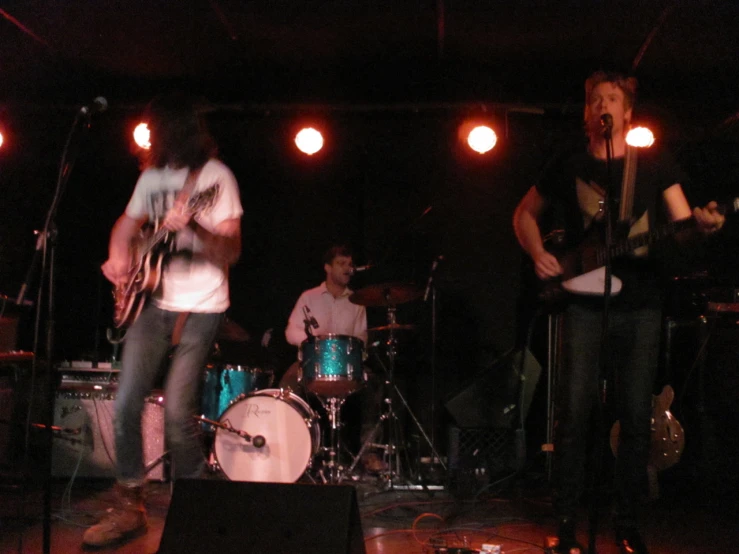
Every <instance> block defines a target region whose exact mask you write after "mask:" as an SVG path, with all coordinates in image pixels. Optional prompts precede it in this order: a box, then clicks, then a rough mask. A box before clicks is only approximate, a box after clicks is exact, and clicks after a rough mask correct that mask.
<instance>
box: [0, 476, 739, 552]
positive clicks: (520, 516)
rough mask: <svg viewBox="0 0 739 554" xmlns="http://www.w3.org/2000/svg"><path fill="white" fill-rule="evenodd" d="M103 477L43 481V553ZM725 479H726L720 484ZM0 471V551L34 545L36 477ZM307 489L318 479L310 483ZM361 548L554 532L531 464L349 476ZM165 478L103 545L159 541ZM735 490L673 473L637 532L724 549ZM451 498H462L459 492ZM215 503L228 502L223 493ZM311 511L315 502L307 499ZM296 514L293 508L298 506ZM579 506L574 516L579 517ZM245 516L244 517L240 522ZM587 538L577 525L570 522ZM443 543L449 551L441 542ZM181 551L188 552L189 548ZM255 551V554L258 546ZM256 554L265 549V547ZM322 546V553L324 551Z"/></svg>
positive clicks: (734, 531) (72, 527) (71, 528)
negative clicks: (120, 533)
mask: <svg viewBox="0 0 739 554" xmlns="http://www.w3.org/2000/svg"><path fill="white" fill-rule="evenodd" d="M110 484H111V483H110V481H105V480H91V479H86V480H85V479H77V480H75V481H73V482H72V481H62V480H57V481H55V482H54V485H53V487H52V490H53V493H52V519H51V534H50V537H51V551H52V552H55V553H56V552H59V553H69V552H81V551H82V548H81V539H82V535H83V533H84V530H85V528H86V527H87V526H88V525H90V524H92V523H94V521H95V520H96V518H97V517H98V516H100V515H101V514H102V513H103V512H104V511H105V509H106V508H107V507H108V506H109V503H110V501H111V499H112V498H113V497H112V492H111V490H110ZM730 484H731V485H732V486H733V484H732V481H731V480H729V483H726V485H727V486H728V485H730ZM11 485H12V483H11V482H10V481H8V480H7V479H5V482H4V483H3V486H2V488H0V516H1V517H2V521H1V523H0V552H2V553H3V554H5V553H13V552H23V553H36V552H43V537H44V532H43V528H44V527H43V499H44V494H43V490H42V488H40V487H39V482H38V481H36V482H35V483H34V484H32V485H31V487H30V489H31V490H30V492H28V493H27V494H26V495H25V503H23V502H22V498H23V495H22V494H21V491H20V490H19V489H17V488H14V487H13V486H11ZM315 486H317V487H322V486H328V485H315ZM353 486H354V487H355V488H356V491H357V498H358V507H359V513H360V518H361V524H362V529H363V534H364V540H365V545H366V550H367V553H368V554H375V553H377V554H380V553H382V554H401V553H404V554H406V553H419V554H427V553H434V552H436V551H438V549H440V548H441V547H444V546H446V547H447V548H449V549H453V548H459V547H465V546H466V547H468V548H470V549H479V548H480V547H481V545H482V544H484V543H488V544H499V545H501V546H502V551H503V552H505V553H506V554H511V553H513V552H517V553H537V552H543V551H544V544H545V539H546V537H547V535H551V534H552V533H553V531H554V528H555V525H554V519H553V518H552V516H551V502H550V497H549V493H548V486H547V481H546V479H545V478H544V476H543V475H541V474H537V473H536V472H532V473H529V474H518V475H515V476H512V477H509V478H507V479H505V478H504V479H503V480H502V481H500V482H492V483H487V485H486V486H485V487H484V488H483V489H480V490H478V491H477V493H474V494H465V495H460V494H456V495H452V494H451V493H450V492H449V491H448V490H446V489H445V488H440V489H439V490H426V491H424V490H397V489H394V490H387V488H386V487H385V486H382V484H380V483H379V482H378V480H377V479H376V478H367V477H365V478H362V479H361V480H360V481H357V482H356V483H354V484H353ZM171 492H172V488H171V485H170V484H169V483H161V482H152V483H149V494H148V499H147V509H148V514H149V530H148V533H146V534H145V535H143V536H140V537H138V538H137V539H135V540H133V541H131V542H129V543H127V544H125V545H121V546H118V547H115V548H108V549H105V550H104V551H106V552H119V553H126V554H128V553H130V554H134V553H136V554H141V553H154V552H156V551H157V549H158V547H159V542H160V538H161V536H162V532H163V529H164V525H165V519H166V516H167V512H168V510H169V506H170V499H171ZM735 492H736V491H735V490H734V491H732V490H727V489H726V488H725V487H722V486H721V483H720V482H718V483H714V485H712V486H711V487H706V486H704V484H702V483H701V482H699V481H696V482H692V481H690V480H689V479H685V478H684V476H679V475H673V476H672V479H671V480H665V482H663V483H662V489H661V497H660V498H659V499H658V500H656V501H653V502H651V503H649V504H647V505H646V506H645V518H644V522H645V525H644V533H643V534H644V537H645V539H646V540H647V542H648V544H649V546H650V552H651V553H652V554H678V553H679V554H685V553H696V554H699V553H700V554H708V553H716V554H719V553H721V554H726V553H729V552H737V551H739V547H738V546H737V545H738V544H739V542H738V541H739V526H737V525H736V521H737V512H738V511H739V510H738V509H737V501H736V496H735ZM460 496H465V497H464V498H460ZM223 504H224V505H223V510H224V511H226V510H229V509H232V505H231V504H230V503H229V502H227V500H224V502H223ZM316 509H319V510H320V507H316ZM298 513H299V511H298ZM217 517H218V515H217V514H214V515H213V516H212V517H208V518H204V520H202V521H194V522H192V521H191V522H186V523H185V524H186V525H197V526H199V528H200V529H203V530H206V531H207V530H208V529H207V528H208V526H211V525H215V524H216V522H217V519H216V518H217ZM334 517H335V515H334V514H325V528H323V529H320V530H319V532H321V533H331V532H332V530H334V529H335V525H334V523H332V521H333V518H334ZM600 517H601V521H600V525H599V532H598V534H597V552H599V553H601V554H611V553H614V554H615V553H617V552H618V549H617V548H616V547H615V545H614V544H613V541H612V534H611V524H610V511H609V510H608V509H607V508H603V509H601V514H600ZM242 518H243V532H244V533H248V532H249V529H250V526H253V525H255V524H258V525H269V522H265V521H262V520H260V519H259V515H258V514H243V516H242ZM586 519H587V518H586V513H585V510H583V517H582V520H583V522H584V521H586ZM250 520H251V521H250ZM579 537H580V540H581V542H583V543H587V538H588V535H587V529H586V527H585V524H584V523H583V524H582V525H581V526H580V529H579ZM450 551H453V550H450ZM189 554H195V553H194V552H190V553H189ZM260 554H261V553H260ZM265 554H266V553H265ZM327 554H328V553H327Z"/></svg>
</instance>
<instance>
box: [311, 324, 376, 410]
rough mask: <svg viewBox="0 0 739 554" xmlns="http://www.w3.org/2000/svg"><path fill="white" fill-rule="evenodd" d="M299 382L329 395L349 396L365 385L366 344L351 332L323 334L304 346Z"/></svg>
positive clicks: (329, 396)
mask: <svg viewBox="0 0 739 554" xmlns="http://www.w3.org/2000/svg"><path fill="white" fill-rule="evenodd" d="M299 359H300V371H299V374H298V381H299V382H300V383H301V384H302V385H303V386H304V387H305V388H306V390H308V391H310V392H312V393H314V394H317V395H319V396H323V397H326V398H332V397H339V398H341V397H345V396H348V395H350V394H351V393H353V392H355V391H357V390H359V389H360V388H361V387H362V386H364V383H365V381H366V380H367V379H366V376H365V374H364V369H363V367H362V361H363V359H364V343H363V342H362V341H361V340H360V339H358V338H357V337H352V336H349V335H319V336H317V337H312V338H309V339H308V340H306V341H303V344H301V345H300V353H299Z"/></svg>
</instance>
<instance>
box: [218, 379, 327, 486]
mask: <svg viewBox="0 0 739 554" xmlns="http://www.w3.org/2000/svg"><path fill="white" fill-rule="evenodd" d="M220 423H221V425H223V426H224V427H225V428H223V427H218V428H217V429H216V437H215V444H214V451H215V456H216V460H217V461H218V465H219V466H220V468H221V470H222V471H223V473H225V475H226V477H228V478H229V479H230V480H231V481H260V482H271V483H294V482H295V481H297V480H298V479H299V478H300V476H301V475H303V473H304V472H305V470H306V469H308V466H309V464H310V462H311V459H312V457H313V456H314V455H315V454H316V453H317V452H318V447H319V444H320V438H321V433H320V428H319V426H318V417H317V416H316V415H315V414H314V412H313V410H311V409H310V407H309V406H308V404H307V403H306V402H305V401H304V400H303V399H302V398H300V397H299V396H297V395H295V394H293V393H292V392H290V391H289V390H283V389H266V390H261V391H257V392H253V393H251V394H249V395H246V396H244V397H241V398H238V399H237V400H236V401H235V402H234V403H233V404H231V406H230V407H229V408H228V409H227V410H226V411H225V412H224V413H223V415H221V419H220ZM229 428H232V429H235V430H239V431H243V432H244V433H247V434H248V435H250V436H252V437H254V436H256V435H261V436H262V437H264V439H265V444H264V446H262V447H261V448H257V447H255V446H253V445H252V444H251V442H248V441H246V440H245V439H244V438H243V437H241V436H239V435H238V434H237V433H235V432H234V431H230V430H229Z"/></svg>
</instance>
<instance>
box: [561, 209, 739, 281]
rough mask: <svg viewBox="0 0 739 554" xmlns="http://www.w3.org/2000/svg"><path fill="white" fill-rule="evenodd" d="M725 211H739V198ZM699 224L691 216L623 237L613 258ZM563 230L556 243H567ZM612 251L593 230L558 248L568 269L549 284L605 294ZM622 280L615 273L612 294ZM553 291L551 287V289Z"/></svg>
mask: <svg viewBox="0 0 739 554" xmlns="http://www.w3.org/2000/svg"><path fill="white" fill-rule="evenodd" d="M718 209H719V211H720V212H721V213H726V214H728V213H736V212H739V197H737V198H734V199H733V201H732V202H731V203H730V204H727V205H722V206H719V208H718ZM693 226H695V218H693V217H689V218H686V219H681V220H678V221H673V222H671V223H667V224H665V225H661V226H659V227H657V228H656V229H654V230H653V231H648V232H646V233H639V234H636V235H633V236H630V237H628V238H625V239H623V240H619V241H616V242H615V243H614V244H613V245H611V248H610V255H611V258H618V257H621V256H625V255H627V254H630V253H632V252H634V251H635V250H638V249H639V248H643V247H648V246H650V245H653V244H655V243H657V242H659V241H661V240H663V239H666V238H668V237H670V236H673V235H675V234H676V233H678V232H680V231H682V230H684V229H689V228H691V227H693ZM557 233H559V234H562V235H563V233H564V232H563V231H556V232H555V233H552V235H554V236H553V237H552V238H553V240H554V241H555V242H560V243H561V242H563V236H557ZM607 253H608V250H607V249H606V247H605V246H603V243H602V240H601V238H600V235H599V233H596V232H591V233H589V234H588V235H587V236H586V237H585V239H584V240H583V241H582V242H581V243H580V244H579V245H578V246H577V247H575V248H573V249H571V250H566V251H564V252H563V253H561V254H558V253H557V252H556V249H555V251H554V252H553V254H554V255H555V256H557V259H558V261H559V263H560V265H561V266H562V269H563V270H564V273H563V274H562V275H561V276H560V278H559V279H557V280H556V281H552V282H548V284H547V286H548V287H551V286H552V285H555V286H559V287H561V288H562V289H564V290H565V291H567V292H569V293H572V294H576V295H585V296H603V295H604V294H605V274H606V268H605V261H606V254H607ZM621 287H622V283H621V280H620V279H619V278H618V277H615V276H613V278H612V280H611V296H616V295H617V294H618V293H619V292H621ZM550 292H551V289H550Z"/></svg>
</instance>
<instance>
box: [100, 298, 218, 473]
mask: <svg viewBox="0 0 739 554" xmlns="http://www.w3.org/2000/svg"><path fill="white" fill-rule="evenodd" d="M179 315H180V313H179V312H169V311H165V310H160V309H159V308H157V307H155V306H154V305H152V304H149V305H147V306H146V307H145V308H144V310H143V311H142V312H141V315H139V317H138V319H137V320H136V321H135V323H134V324H133V325H132V326H131V328H130V329H129V330H128V332H127V333H126V338H125V344H124V348H123V357H122V360H121V372H120V381H119V385H118V394H117V396H116V400H115V416H116V417H115V447H116V470H117V478H118V481H119V482H121V483H122V484H124V485H129V486H132V485H141V484H143V482H144V480H145V479H146V475H145V474H144V460H143V451H142V449H143V446H142V439H141V414H142V412H143V409H144V402H145V401H146V397H147V396H149V395H150V394H151V391H152V388H153V387H154V386H155V384H156V381H157V378H158V377H159V375H160V369H161V368H162V365H163V363H164V362H165V361H166V357H167V355H168V353H169V350H170V347H171V340H172V332H173V331H174V326H175V322H176V321H177V318H178V316H179ZM222 319H223V314H222V313H213V314H201V313H191V314H189V315H188V317H187V319H186V321H185V324H184V326H183V328H182V332H181V336H180V342H179V344H178V345H177V347H176V348H175V349H174V351H173V353H172V358H171V363H170V364H169V372H168V374H167V377H166V380H165V386H164V405H165V408H164V421H165V435H166V444H167V448H168V449H169V451H170V454H171V459H172V465H173V471H174V475H175V477H176V478H195V477H198V476H199V475H200V472H201V471H202V469H203V467H204V463H205V460H204V458H203V452H202V448H201V446H200V440H199V429H200V426H199V424H198V422H197V421H196V420H195V419H194V418H193V417H192V416H193V415H194V414H197V413H198V412H199V397H198V392H199V390H200V386H201V381H202V376H203V371H204V369H205V365H206V362H207V359H208V355H209V354H210V349H211V347H212V346H213V341H214V340H215V337H216V333H217V331H218V328H219V326H220V324H221V320H222ZM148 461H150V460H147V462H148Z"/></svg>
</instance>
